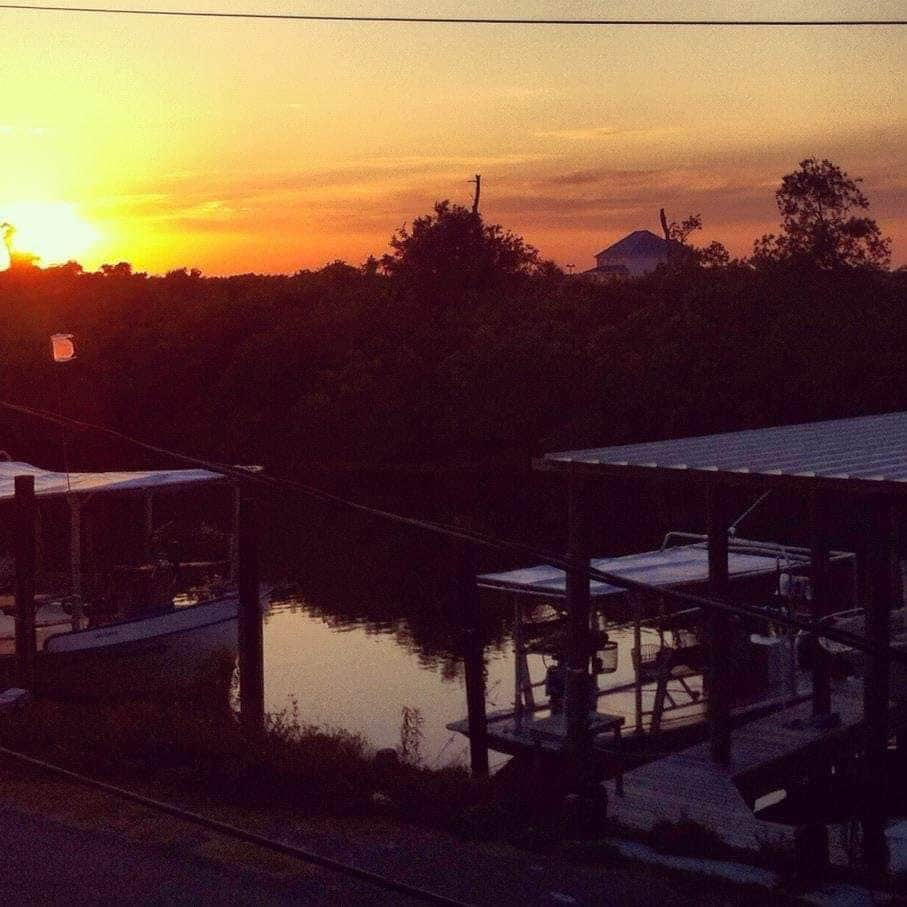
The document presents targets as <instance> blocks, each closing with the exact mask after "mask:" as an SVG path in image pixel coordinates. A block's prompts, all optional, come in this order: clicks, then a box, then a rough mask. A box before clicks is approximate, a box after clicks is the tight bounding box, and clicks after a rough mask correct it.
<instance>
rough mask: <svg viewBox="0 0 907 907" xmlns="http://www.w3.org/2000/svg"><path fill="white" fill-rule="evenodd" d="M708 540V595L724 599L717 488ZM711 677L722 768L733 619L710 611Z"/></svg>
mask: <svg viewBox="0 0 907 907" xmlns="http://www.w3.org/2000/svg"><path fill="white" fill-rule="evenodd" d="M707 521H708V539H709V593H710V594H711V595H712V596H714V597H715V598H718V599H725V598H726V597H727V594H728V588H729V571H728V526H729V524H730V519H729V515H728V506H727V495H726V492H725V490H724V489H723V488H721V487H720V486H718V485H709V488H708V492H707ZM707 623H708V643H709V674H708V700H707V702H706V707H707V713H708V719H709V729H710V734H711V754H712V759H713V760H714V761H715V762H718V763H720V764H722V765H727V764H728V763H730V761H731V718H730V715H731V712H730V695H729V694H730V678H729V676H728V673H729V671H728V649H729V647H730V619H729V617H728V615H727V614H726V613H724V612H723V611H718V610H715V609H711V611H710V613H709V615H708V618H707Z"/></svg>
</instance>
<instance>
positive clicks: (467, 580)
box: [457, 544, 519, 778]
mask: <svg viewBox="0 0 907 907" xmlns="http://www.w3.org/2000/svg"><path fill="white" fill-rule="evenodd" d="M458 548H459V550H458V558H457V561H458V563H457V599H458V604H459V608H460V621H461V630H462V647H463V671H464V674H465V676H466V714H467V720H468V724H469V762H470V767H471V768H472V773H473V775H474V776H475V777H478V778H485V777H487V776H488V723H487V720H486V715H485V651H484V647H483V645H482V630H481V612H480V603H479V587H478V586H477V585H476V572H477V571H476V560H477V559H476V549H475V547H474V546H473V545H469V544H464V545H460V546H458ZM517 692H519V691H517Z"/></svg>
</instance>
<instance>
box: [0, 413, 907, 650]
mask: <svg viewBox="0 0 907 907" xmlns="http://www.w3.org/2000/svg"><path fill="white" fill-rule="evenodd" d="M0 409H6V410H8V411H10V412H17V413H20V414H22V415H27V416H31V417H32V418H36V419H40V420H42V421H46V422H51V423H60V422H63V423H64V424H65V425H67V426H69V427H70V428H71V429H74V430H77V431H81V432H89V433H95V434H100V435H104V436H105V437H108V438H114V439H116V440H118V441H120V442H123V443H126V444H130V445H132V446H134V447H136V448H138V449H140V450H145V451H147V452H149V453H155V454H157V455H159V456H163V457H169V458H171V459H172V460H175V461H176V462H181V463H184V464H186V465H191V466H194V467H197V468H201V469H207V470H209V471H211V472H216V473H219V474H220V475H224V476H226V477H228V478H233V479H236V480H238V481H240V482H246V483H248V484H252V485H258V486H260V487H267V488H270V489H274V490H278V489H279V490H281V491H295V492H297V493H299V494H302V495H305V496H306V497H309V498H312V499H313V500H317V501H319V502H321V503H327V504H333V505H336V506H339V507H342V508H345V509H347V510H353V511H356V512H359V513H364V514H367V515H369V516H373V517H375V518H379V519H383V520H387V521H390V522H394V523H397V524H398V525H403V526H409V527H411V528H415V529H420V530H424V531H426V532H431V533H434V534H436V535H440V536H443V537H446V538H449V539H451V540H454V541H457V542H460V543H464V544H467V545H477V546H481V547H484V548H490V549H494V550H497V551H502V552H506V553H508V554H514V555H516V554H518V555H520V556H523V557H533V558H537V559H538V560H540V561H542V562H543V563H545V564H547V565H549V566H552V567H557V568H559V569H562V570H564V571H570V572H574V573H576V574H579V575H581V576H583V577H584V578H586V579H590V580H596V581H598V582H603V583H608V584H609V585H612V586H616V587H617V588H619V589H624V590H626V591H629V592H637V593H649V594H651V593H655V594H658V595H669V596H670V597H671V598H673V599H676V600H677V601H681V602H685V603H686V604H688V605H692V606H695V607H701V608H706V609H708V610H712V611H719V612H722V613H725V614H729V615H734V616H738V617H748V618H751V619H754V620H762V621H764V620H766V619H768V616H767V615H766V614H765V612H764V611H762V610H760V609H759V608H755V607H752V606H749V605H742V604H739V603H730V602H724V601H719V600H717V599H714V598H711V597H709V596H706V595H701V594H698V593H695V592H690V591H688V590H686V589H678V588H663V587H658V586H653V585H651V584H649V583H645V582H642V581H640V580H636V579H630V578H629V577H626V576H621V575H619V574H615V573H611V572H609V571H606V570H599V569H597V568H595V567H592V566H591V565H590V564H589V562H588V561H584V560H582V559H580V560H577V559H575V558H572V557H570V556H564V555H560V554H556V553H554V552H551V551H546V550H544V549H541V548H539V547H537V546H534V545H530V544H527V543H525V542H520V541H516V540H514V539H502V538H497V537H495V536H491V535H489V534H488V533H483V532H479V531H477V530H474V529H468V528H464V527H462V526H452V525H449V524H446V523H439V522H435V521H433V520H425V519H420V518H418V517H409V516H405V515H403V514H399V513H394V512H392V511H389V510H383V509H381V508H378V507H372V506H370V505H368V504H363V503H362V502H360V501H354V500H351V499H350V498H345V497H342V496H341V495H337V494H333V493H332V492H329V491H325V490H324V489H320V488H316V487H315V486H313V485H307V484H306V483H304V482H298V481H296V480H293V479H286V478H280V477H276V476H268V475H264V474H262V473H260V472H254V471H251V470H249V469H247V468H243V467H239V466H232V465H227V464H223V463H215V462H212V461H210V460H205V459H202V458H200V457H193V456H190V455H188V454H184V453H180V452H179V451H174V450H169V449H168V448H166V447H161V446H160V445H157V444H151V443H149V442H147V441H142V440H140V439H138V438H133V437H131V436H130V435H127V434H125V433H124V432H121V431H118V430H117V429H114V428H108V427H107V426H104V425H97V424H94V423H92V422H86V421H84V420H81V419H74V418H72V417H70V416H64V415H60V414H57V413H53V412H49V411H47V410H42V409H38V408H36V407H31V406H25V405H23V404H20V403H11V402H9V401H5V400H0ZM770 620H771V622H772V623H773V624H777V625H781V626H784V627H787V628H788V629H791V630H802V631H804V632H806V633H812V634H814V635H815V636H818V637H821V638H825V639H829V640H832V641H834V642H840V643H842V644H843V645H845V646H849V647H851V648H854V649H857V650H858V651H862V652H866V653H867V654H869V655H873V656H875V657H879V656H884V657H887V658H889V659H890V660H891V661H894V662H898V663H900V664H907V652H902V651H898V650H896V649H892V648H891V647H888V648H887V649H886V650H885V651H884V652H883V651H881V650H879V649H878V647H877V646H876V645H875V644H874V643H873V642H871V641H870V640H868V639H866V638H865V637H863V636H860V635H859V634H856V633H851V632H849V631H846V630H841V629H838V628H837V627H835V626H834V625H832V624H830V623H828V622H827V621H826V620H822V621H813V620H807V619H804V618H801V617H797V616H795V615H792V614H782V613H774V612H773V613H772V614H771V615H770Z"/></svg>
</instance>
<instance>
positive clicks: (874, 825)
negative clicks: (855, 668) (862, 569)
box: [862, 501, 897, 871]
mask: <svg viewBox="0 0 907 907" xmlns="http://www.w3.org/2000/svg"><path fill="white" fill-rule="evenodd" d="M867 511H868V513H867V520H866V526H867V530H868V532H867V539H866V542H867V544H866V546H865V552H866V553H865V561H866V582H865V593H866V637H867V639H868V641H869V642H870V643H872V645H873V646H875V647H876V651H877V652H879V653H881V654H878V655H875V656H868V657H867V658H866V674H865V676H864V678H863V714H864V716H865V719H864V720H865V749H866V759H865V763H866V764H865V784H866V796H865V798H864V812H863V822H862V824H863V858H864V860H865V861H866V863H867V864H868V865H869V866H871V867H873V868H874V869H876V870H878V871H884V870H885V869H886V868H887V862H888V848H887V844H886V841H885V817H886V812H887V810H886V796H885V785H884V779H885V769H886V750H887V748H888V700H889V668H890V660H889V658H888V657H887V652H888V646H889V645H890V643H891V628H890V623H889V621H890V612H891V607H892V600H893V595H894V588H895V583H894V576H893V569H892V567H893V564H894V562H895V560H896V556H897V545H896V516H897V514H896V509H895V507H894V506H893V505H892V504H891V503H889V502H882V501H873V502H872V503H870V504H868V505H867Z"/></svg>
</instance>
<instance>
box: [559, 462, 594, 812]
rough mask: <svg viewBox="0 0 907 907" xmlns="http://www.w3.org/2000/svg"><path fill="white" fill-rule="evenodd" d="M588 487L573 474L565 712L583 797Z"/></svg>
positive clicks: (587, 744) (575, 787) (586, 776)
mask: <svg viewBox="0 0 907 907" xmlns="http://www.w3.org/2000/svg"><path fill="white" fill-rule="evenodd" d="M587 495H588V486H587V484H586V482H584V481H583V480H582V479H581V478H580V477H578V476H576V475H573V474H571V475H570V478H569V486H568V517H567V561H568V564H569V566H568V568H567V574H566V581H567V589H566V591H567V620H568V628H569V630H568V632H569V649H568V656H567V684H566V691H565V697H564V698H565V711H566V719H567V750H568V756H569V759H570V774H571V777H570V784H571V790H572V791H573V792H574V793H576V794H582V793H583V791H584V790H585V788H586V786H587V784H588V782H589V780H590V779H591V777H592V740H591V739H590V735H589V658H590V655H591V652H590V644H589V639H590V637H589V618H590V612H591V604H590V602H591V599H590V596H589V573H588V570H589V520H588V509H589V508H588V500H587Z"/></svg>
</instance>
